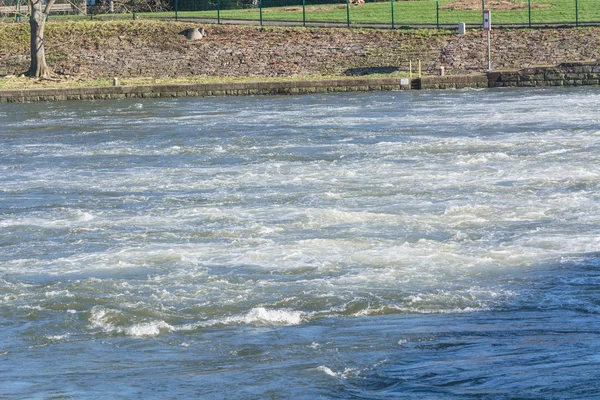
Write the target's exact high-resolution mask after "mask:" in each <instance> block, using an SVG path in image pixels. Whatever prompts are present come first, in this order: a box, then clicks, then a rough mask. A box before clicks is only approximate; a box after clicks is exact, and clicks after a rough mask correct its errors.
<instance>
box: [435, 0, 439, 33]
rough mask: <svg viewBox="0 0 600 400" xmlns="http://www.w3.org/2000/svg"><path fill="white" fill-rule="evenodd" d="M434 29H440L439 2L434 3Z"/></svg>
mask: <svg viewBox="0 0 600 400" xmlns="http://www.w3.org/2000/svg"><path fill="white" fill-rule="evenodd" d="M435 27H436V28H437V29H440V2H439V1H436V2H435Z"/></svg>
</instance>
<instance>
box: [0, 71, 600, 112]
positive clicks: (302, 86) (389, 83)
mask: <svg viewBox="0 0 600 400" xmlns="http://www.w3.org/2000/svg"><path fill="white" fill-rule="evenodd" d="M588 85H600V63H599V62H577V63H562V64H560V65H557V66H554V67H537V68H525V69H522V70H512V71H495V72H490V73H488V74H487V75H458V76H424V77H422V78H418V79H413V80H412V81H411V80H409V79H406V78H347V79H330V80H316V81H291V80H290V81H282V82H246V83H211V84H206V83H205V84H188V85H147V86H112V87H88V88H85V87H84V88H66V89H61V88H56V89H23V90H0V103H12V102H29V101H55V100H97V99H125V98H152V97H186V96H245V95H280V94H308V93H327V92H366V91H389V90H409V89H464V88H487V87H490V88H494V87H537V86H588Z"/></svg>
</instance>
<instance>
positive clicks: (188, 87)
mask: <svg viewBox="0 0 600 400" xmlns="http://www.w3.org/2000/svg"><path fill="white" fill-rule="evenodd" d="M404 89H410V80H407V79H406V78H370V79H364V78H363V79H330V80H314V81H293V80H290V81H281V82H243V83H202V84H177V85H139V86H103V87H78V88H44V89H22V90H18V89H17V90H0V103H13V102H33V101H58V100H99V99H125V98H155V97H204V96H207V97H208V96H247V95H284V94H307V93H326V92H359V91H385V90H388V91H389V90H404Z"/></svg>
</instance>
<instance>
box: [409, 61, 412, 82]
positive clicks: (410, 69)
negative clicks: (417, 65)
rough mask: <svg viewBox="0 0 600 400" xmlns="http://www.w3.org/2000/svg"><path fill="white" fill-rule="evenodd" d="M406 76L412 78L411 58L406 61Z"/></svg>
mask: <svg viewBox="0 0 600 400" xmlns="http://www.w3.org/2000/svg"><path fill="white" fill-rule="evenodd" d="M408 78H409V79H412V60H409V61H408Z"/></svg>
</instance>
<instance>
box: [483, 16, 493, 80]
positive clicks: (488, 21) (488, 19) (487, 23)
mask: <svg viewBox="0 0 600 400" xmlns="http://www.w3.org/2000/svg"><path fill="white" fill-rule="evenodd" d="M483 31H484V32H486V33H487V53H488V54H487V55H488V71H491V70H492V56H491V51H492V50H491V47H492V46H491V39H490V36H491V35H492V12H491V11H490V10H483Z"/></svg>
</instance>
